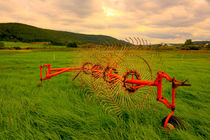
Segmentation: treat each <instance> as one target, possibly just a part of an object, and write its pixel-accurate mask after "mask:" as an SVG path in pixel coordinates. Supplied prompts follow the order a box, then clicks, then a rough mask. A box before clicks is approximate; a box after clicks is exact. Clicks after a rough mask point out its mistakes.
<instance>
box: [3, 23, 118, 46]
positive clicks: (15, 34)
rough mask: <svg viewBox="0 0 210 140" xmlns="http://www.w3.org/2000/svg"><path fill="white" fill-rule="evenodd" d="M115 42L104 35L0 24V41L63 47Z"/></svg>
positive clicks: (18, 24)
mask: <svg viewBox="0 0 210 140" xmlns="http://www.w3.org/2000/svg"><path fill="white" fill-rule="evenodd" d="M116 40H117V39H115V38H113V37H110V36H105V35H87V34H79V33H73V32H65V31H56V30H50V29H42V28H37V27H34V26H30V25H26V24H21V23H0V41H21V42H51V43H52V44H55V45H65V44H67V43H68V42H76V43H78V44H85V43H94V44H99V43H101V42H103V41H109V42H111V41H116Z"/></svg>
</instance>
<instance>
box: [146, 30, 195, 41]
mask: <svg viewBox="0 0 210 140" xmlns="http://www.w3.org/2000/svg"><path fill="white" fill-rule="evenodd" d="M144 35H146V36H148V37H150V38H158V39H173V38H174V39H176V38H183V37H188V38H189V37H191V36H192V34H191V33H187V32H173V31H166V32H151V31H150V32H146V33H144Z"/></svg>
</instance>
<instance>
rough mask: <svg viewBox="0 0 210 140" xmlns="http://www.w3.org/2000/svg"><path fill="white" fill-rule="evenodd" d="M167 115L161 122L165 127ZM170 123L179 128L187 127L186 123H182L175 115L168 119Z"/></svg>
mask: <svg viewBox="0 0 210 140" xmlns="http://www.w3.org/2000/svg"><path fill="white" fill-rule="evenodd" d="M166 118H167V117H165V118H164V119H163V120H162V122H161V126H162V127H164V123H165V120H166ZM168 123H170V124H172V125H173V126H174V128H178V129H185V127H184V124H183V123H182V121H181V120H180V119H179V118H177V117H175V116H171V118H170V119H169V120H168Z"/></svg>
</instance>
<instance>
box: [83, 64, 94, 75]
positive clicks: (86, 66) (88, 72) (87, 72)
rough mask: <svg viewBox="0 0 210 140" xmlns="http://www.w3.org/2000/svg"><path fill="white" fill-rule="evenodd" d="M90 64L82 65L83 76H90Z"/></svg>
mask: <svg viewBox="0 0 210 140" xmlns="http://www.w3.org/2000/svg"><path fill="white" fill-rule="evenodd" d="M92 65H93V64H92V63H90V62H85V63H84V64H83V65H82V71H83V72H84V73H85V74H91V68H92Z"/></svg>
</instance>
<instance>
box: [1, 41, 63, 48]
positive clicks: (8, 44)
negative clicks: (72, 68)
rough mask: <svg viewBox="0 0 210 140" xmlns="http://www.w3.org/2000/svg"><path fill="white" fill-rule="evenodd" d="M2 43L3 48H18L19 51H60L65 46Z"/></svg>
mask: <svg viewBox="0 0 210 140" xmlns="http://www.w3.org/2000/svg"><path fill="white" fill-rule="evenodd" d="M2 42H3V43H4V48H6V49H14V47H20V48H21V49H56V48H57V49H60V48H66V46H58V45H46V44H33V43H24V42H9V41H2Z"/></svg>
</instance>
